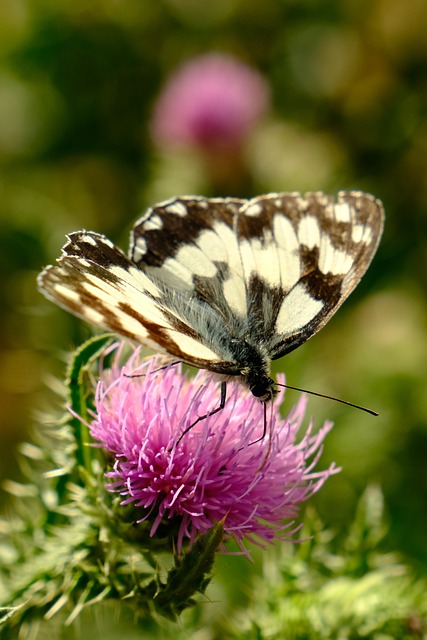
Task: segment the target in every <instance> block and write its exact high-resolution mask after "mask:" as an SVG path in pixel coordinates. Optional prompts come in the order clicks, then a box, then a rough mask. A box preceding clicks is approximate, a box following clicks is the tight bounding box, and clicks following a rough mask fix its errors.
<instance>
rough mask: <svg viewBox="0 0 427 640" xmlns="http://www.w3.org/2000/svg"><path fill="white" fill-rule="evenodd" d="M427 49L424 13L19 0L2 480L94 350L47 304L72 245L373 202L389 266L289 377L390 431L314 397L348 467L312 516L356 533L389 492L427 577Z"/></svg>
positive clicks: (5, 114)
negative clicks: (230, 208)
mask: <svg viewBox="0 0 427 640" xmlns="http://www.w3.org/2000/svg"><path fill="white" fill-rule="evenodd" d="M426 32H427V3H426V2H425V0H405V2H401V0H369V2H368V1H367V0H342V1H340V2H337V1H333V0H322V1H320V0H263V2H259V1H258V0H204V1H203V2H200V0H158V1H157V2H151V1H149V0H92V2H87V1H86V0H85V1H83V0H72V1H71V0H61V1H60V2H57V1H56V0H55V1H54V0H2V10H1V15H0V43H1V45H0V46H1V57H0V172H1V173H0V265H1V269H0V274H1V276H0V301H1V304H0V427H1V431H0V437H1V447H0V455H1V469H0V475H1V479H4V478H6V477H14V478H19V468H18V466H17V455H16V448H17V444H18V443H19V442H20V441H22V440H23V439H26V438H29V437H30V434H31V430H32V429H34V428H36V426H35V425H36V420H35V417H34V416H35V414H36V413H37V411H39V410H40V409H43V408H45V405H46V403H47V402H48V401H49V387H50V386H54V385H55V383H54V376H60V377H61V376H63V373H64V367H65V359H66V353H67V352H68V351H69V350H70V349H72V348H73V347H75V346H76V345H78V344H80V343H81V342H82V341H83V340H84V339H85V338H87V337H89V335H90V334H91V329H90V328H89V327H87V326H85V325H84V324H83V323H81V322H78V321H77V320H75V319H74V318H71V317H70V316H69V315H67V314H66V313H65V312H63V311H61V310H60V309H57V308H56V307H55V306H54V305H52V304H50V303H49V302H48V301H46V300H45V299H44V298H43V297H42V296H41V295H40V294H39V293H38V291H37V289H36V284H35V278H36V275H37V273H38V271H39V270H40V269H41V267H42V266H44V265H45V264H48V263H51V262H52V261H54V260H55V258H56V257H57V256H58V255H59V251H60V247H61V246H62V244H63V241H64V235H65V233H67V232H70V231H73V230H76V229H80V228H87V229H93V230H96V231H99V232H102V233H105V234H106V235H108V236H109V237H110V238H111V239H113V240H114V241H116V242H117V243H118V244H120V245H121V246H122V247H123V248H124V249H126V248H127V242H128V232H129V228H130V226H131V224H132V222H133V221H134V220H135V219H136V217H137V216H138V215H139V213H140V212H141V211H143V210H144V208H145V207H147V206H148V205H150V204H153V203H154V202H156V201H159V200H162V199H165V198H167V197H170V196H173V195H182V194H185V193H202V194H204V195H208V196H213V195H216V196H228V195H230V196H231V195H234V196H242V197H250V196H252V195H256V194H259V193H264V192H268V191H295V190H301V191H306V190H323V191H326V192H330V193H335V192H336V191H338V190H340V189H362V190H365V191H368V192H371V193H373V194H375V195H376V196H377V197H379V198H380V199H381V200H382V201H383V202H384V205H385V209H386V213H387V221H386V227H385V233H384V237H383V241H382V243H381V246H380V249H379V251H378V254H377V256H376V258H375V260H374V262H373V264H372V266H371V268H370V270H369V272H368V274H367V275H366V277H365V278H364V280H363V281H362V283H361V284H360V285H359V287H358V289H357V290H356V292H355V293H354V294H353V295H352V296H351V298H350V299H349V300H348V301H347V302H346V304H345V305H344V307H343V308H342V309H340V311H339V313H338V314H337V316H336V317H335V318H333V319H332V320H331V322H330V323H329V324H328V326H327V327H326V328H325V329H324V330H323V331H322V332H321V333H320V334H319V335H317V336H316V337H315V338H314V339H313V340H312V341H309V343H307V344H306V345H304V346H302V347H301V348H300V349H298V350H297V351H296V352H294V353H292V354H291V355H289V356H287V357H286V358H285V359H283V360H282V361H280V363H278V365H277V366H276V370H279V369H280V370H283V371H285V372H286V375H287V378H288V381H289V383H290V384H294V385H297V386H302V387H306V388H308V389H312V390H314V391H319V392H324V393H328V394H332V395H336V396H338V397H341V398H344V399H346V400H350V401H354V402H357V403H360V404H365V405H367V406H369V407H371V408H373V409H376V410H378V411H379V412H380V416H379V417H378V418H372V417H370V416H368V415H365V414H363V413H361V412H358V411H355V410H352V409H348V408H346V407H342V406H340V405H337V404H335V403H332V402H328V401H326V400H317V399H310V403H309V411H310V413H311V414H312V415H313V416H314V417H315V422H316V424H318V425H320V424H321V423H322V422H323V420H325V419H327V418H330V419H332V420H334V421H335V424H336V426H335V428H334V431H333V432H332V434H331V435H330V436H329V437H328V439H327V443H326V450H325V453H324V458H323V461H324V464H327V463H328V462H329V460H331V459H334V460H335V461H336V462H337V464H338V465H340V466H342V467H343V471H342V473H341V474H340V475H339V476H336V477H335V478H333V479H331V480H330V481H329V482H328V483H327V486H325V487H324V489H323V490H322V491H321V492H320V494H319V496H317V497H316V500H315V503H316V507H317V509H318V510H319V512H320V514H321V516H322V518H323V519H324V520H325V521H326V522H327V523H328V524H331V525H332V526H334V527H336V528H343V529H345V527H346V525H347V523H348V522H349V521H350V520H351V519H352V517H353V515H354V508H355V504H356V501H357V499H358V497H359V496H360V494H361V493H362V492H363V490H364V489H365V487H366V486H367V485H368V484H371V483H376V484H379V485H380V486H381V488H382V490H383V492H384V495H385V501H386V509H387V513H388V519H389V526H390V530H389V534H388V536H387V544H388V545H389V548H390V549H394V550H398V551H400V552H401V553H402V554H404V556H405V557H406V558H407V559H409V560H410V562H412V563H413V564H414V566H415V567H416V569H417V571H420V572H423V571H425V570H426V568H427V545H426V536H427V397H426V382H427V375H426V374H427V371H426V370H427V339H426V324H427V301H426V284H427V283H426V280H427V277H426V276H427V273H426V272H427V248H426V222H427V119H426V116H427V38H426ZM207 54H209V56H210V57H209V58H206V57H205V56H206V55H207ZM218 55H219V56H220V57H218ZM212 56H213V57H212ZM224 56H226V57H224ZM212 60H214V61H215V64H212ZM209 61H210V62H209ZM188 65H191V66H190V67H189V66H188ZM203 65H206V66H203ZM218 65H219V66H218ZM221 65H223V67H221ZM218 70H219V71H218ZM210 73H212V74H213V75H212V77H210V75H209V74H210ZM210 78H211V79H210ZM171 83H172V84H171ZM239 83H241V88H240V89H239V91H237V92H236V91H235V88H236V86H237V87H240V84H239ZM210 92H211V93H210ZM245 92H246V93H245ZM236 93H237V95H235V94H236ZM239 96H240V98H241V97H242V96H243V97H244V98H245V99H244V100H239ZM187 98H189V99H187ZM222 98H223V99H224V103H223V102H222ZM227 100H230V101H231V102H230V104H229V103H228V102H227ZM224 105H225V106H224ZM239 110H240V111H239ZM165 114H166V116H165ZM230 114H231V115H230ZM172 120H173V122H174V123H175V125H176V126H173V127H172V126H169V127H168V123H169V124H170V123H171V121H172ZM295 400H296V395H295V394H294V393H293V392H288V396H287V402H286V407H285V408H286V409H288V408H289V406H290V404H291V403H292V402H293V401H295Z"/></svg>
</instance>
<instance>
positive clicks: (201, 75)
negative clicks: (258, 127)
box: [151, 53, 269, 149]
mask: <svg viewBox="0 0 427 640" xmlns="http://www.w3.org/2000/svg"><path fill="white" fill-rule="evenodd" d="M268 100H269V90H268V85H267V83H266V81H265V80H264V78H263V77H262V75H261V74H260V73H258V72H257V71H255V70H254V69H252V68H251V67H249V66H247V65H245V64H243V63H242V62H240V61H238V60H236V59H234V58H232V57H231V56H228V55H224V54H220V53H208V54H206V55H203V56H200V57H198V58H195V59H193V60H192V61H190V62H188V63H187V64H184V65H183V66H182V67H181V68H180V69H179V70H178V71H177V72H176V74H175V75H174V76H172V78H171V79H170V80H169V82H168V83H167V84H166V86H165V87H164V89H163V92H162V93H161V95H160V97H159V98H158V101H157V103H156V105H155V109H154V117H153V121H152V127H151V130H152V135H153V138H154V140H155V141H156V142H157V143H158V144H160V146H163V145H166V146H168V145H171V144H172V145H174V144H184V145H196V146H200V147H203V148H208V149H218V148H222V147H226V148H230V147H239V146H240V145H241V143H242V141H243V140H244V139H245V138H246V136H247V134H248V132H249V131H250V130H251V128H252V126H253V125H254V124H255V122H256V121H257V120H258V119H259V118H260V116H261V115H262V114H263V113H264V112H265V111H266V108H267V105H268Z"/></svg>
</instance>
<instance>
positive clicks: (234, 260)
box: [38, 191, 384, 406]
mask: <svg viewBox="0 0 427 640" xmlns="http://www.w3.org/2000/svg"><path fill="white" fill-rule="evenodd" d="M383 223H384V211H383V207H382V204H381V202H380V201H379V200H377V199H376V198H375V197H374V196H372V195H369V194H365V193H362V192H360V191H341V192H339V194H338V196H337V199H336V200H335V199H333V198H331V197H330V196H328V195H325V194H323V193H320V192H315V193H306V194H305V195H301V194H299V193H296V192H292V193H270V194H267V195H262V196H258V197H256V198H253V199H251V200H243V199H237V198H204V197H199V196H184V197H179V198H172V199H170V200H167V201H165V202H161V203H159V204H157V205H155V206H153V207H151V208H149V209H148V210H147V211H146V212H145V213H144V215H142V217H141V218H139V219H138V220H137V221H136V223H135V225H134V226H133V229H132V231H131V236H130V247H129V254H128V255H126V254H125V253H124V252H123V251H122V250H121V249H119V248H118V247H116V246H115V245H114V244H113V243H112V242H111V241H110V240H108V239H107V238H106V237H105V236H103V235H100V234H98V233H95V232H92V231H84V230H83V231H76V232H74V233H71V234H70V235H69V236H68V241H67V243H66V244H65V245H64V247H63V248H62V255H61V257H60V258H59V259H58V261H57V262H58V264H57V265H55V266H48V267H46V268H45V269H44V271H42V273H41V274H40V275H39V277H38V285H39V288H40V290H41V291H42V293H43V294H44V295H45V296H46V297H47V298H49V299H51V300H53V301H54V302H55V303H57V304H58V305H60V306H61V307H63V308H64V309H66V310H67V311H70V312H71V313H73V314H74V315H76V316H79V317H80V318H83V319H84V320H86V321H88V322H90V323H93V324H95V325H97V326H99V327H102V328H104V329H107V330H110V331H113V332H115V333H117V334H120V335H121V336H125V337H127V338H130V339H131V340H133V341H135V342H137V343H141V344H143V345H146V346H148V347H151V348H153V349H154V350H156V351H160V352H164V353H167V354H169V355H171V356H173V357H174V358H176V359H177V360H180V361H182V362H185V363H187V364H189V365H193V366H195V367H198V368H202V369H207V370H209V371H212V372H214V373H216V374H220V375H221V376H222V380H223V381H224V380H226V379H229V378H235V379H238V380H240V381H241V382H243V384H244V385H246V387H247V388H248V389H249V390H250V391H251V393H252V394H253V395H254V396H256V397H257V398H259V400H260V401H261V402H263V403H267V402H268V401H270V400H272V399H273V397H274V395H275V393H276V392H275V383H274V380H273V379H272V378H271V377H270V365H271V361H272V360H277V359H278V358H281V357H282V356H284V355H286V354H287V353H290V352H291V351H293V350H294V349H296V348H297V347H298V346H300V345H301V344H303V343H304V342H306V340H308V339H309V338H310V337H311V336H313V335H314V334H315V333H317V332H318V331H319V329H321V328H322V327H323V326H324V325H325V324H326V322H327V321H328V320H329V318H330V317H331V316H332V315H333V314H334V313H335V311H336V310H337V309H338V308H339V307H340V305H341V304H342V303H343V302H344V300H345V299H346V298H347V296H348V295H349V294H350V293H351V291H353V289H354V288H355V286H356V285H357V284H358V282H359V281H360V279H361V277H362V276H363V274H364V273H365V271H366V270H367V268H368V266H369V264H370V262H371V260H372V258H373V256H374V254H375V251H376V249H377V246H378V243H379V240H380V237H381V233H382V229H383ZM224 376H225V378H224ZM225 393H226V387H225V382H223V384H222V387H221V405H222V406H223V404H224V402H225Z"/></svg>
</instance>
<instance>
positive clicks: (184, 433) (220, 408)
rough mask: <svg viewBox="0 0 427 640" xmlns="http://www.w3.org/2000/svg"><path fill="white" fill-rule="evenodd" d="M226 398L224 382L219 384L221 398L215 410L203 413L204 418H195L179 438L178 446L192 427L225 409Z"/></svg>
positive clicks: (225, 384)
mask: <svg viewBox="0 0 427 640" xmlns="http://www.w3.org/2000/svg"><path fill="white" fill-rule="evenodd" d="M226 398H227V383H226V382H225V381H223V382H221V397H220V401H219V405H218V406H217V407H216V409H213V411H209V412H208V413H205V415H204V416H199V417H198V418H197V420H195V421H194V422H193V423H192V424H190V426H189V427H187V428H186V429H185V430H184V431H183V432H182V433H181V435H180V436H179V438H178V440H177V443H176V444H179V443H180V442H181V440H182V439H183V437H184V436H185V435H186V434H187V433H188V432H189V431H191V429H192V428H193V427H195V426H196V424H198V423H199V422H201V421H202V420H205V419H206V418H207V417H208V416H213V415H215V413H218V412H219V411H222V410H223V409H224V407H225V400H226Z"/></svg>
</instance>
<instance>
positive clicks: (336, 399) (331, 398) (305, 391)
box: [276, 382, 378, 416]
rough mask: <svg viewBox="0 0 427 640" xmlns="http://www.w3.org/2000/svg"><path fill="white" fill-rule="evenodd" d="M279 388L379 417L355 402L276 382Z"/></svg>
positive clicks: (374, 412)
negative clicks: (344, 405) (323, 399)
mask: <svg viewBox="0 0 427 640" xmlns="http://www.w3.org/2000/svg"><path fill="white" fill-rule="evenodd" d="M276 384H277V386H278V387H285V389H292V391H301V393H308V394H310V395H311V396H317V397H318V398H326V399H327V400H334V402H340V403H341V404H346V405H347V406H348V407H353V409H360V411H365V413H369V414H370V415H371V416H377V415H378V413H377V412H376V411H373V410H372V409H368V408H367V407H362V406H361V405H360V404H354V402H348V401H347V400H342V399H341V398H335V396H328V395H326V394H325V393H316V391H308V389H300V388H299V387H292V386H291V385H290V384H280V383H279V382H276Z"/></svg>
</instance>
